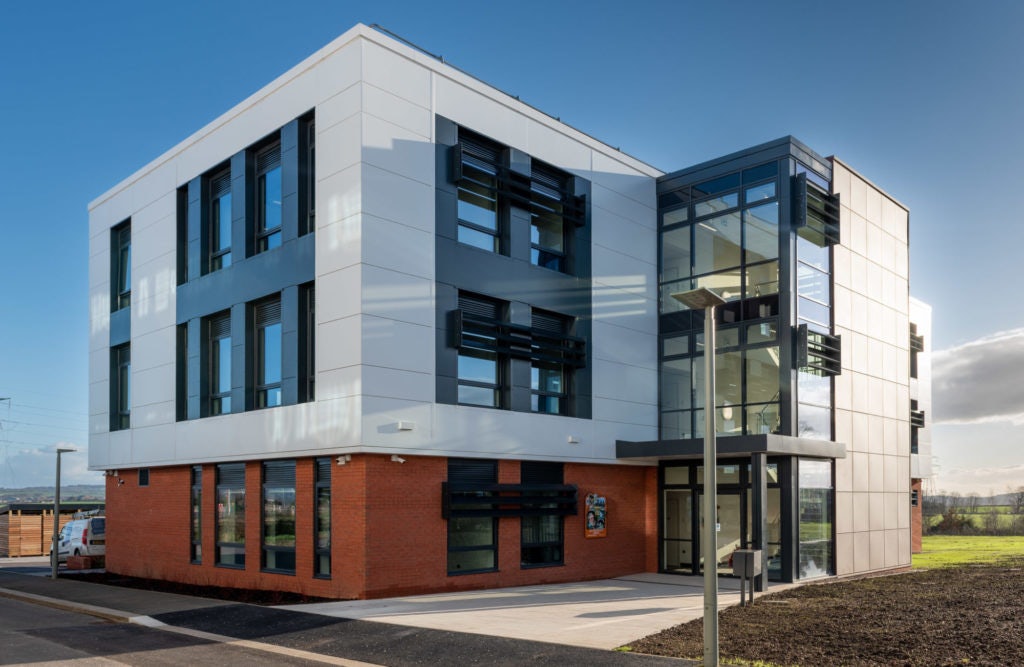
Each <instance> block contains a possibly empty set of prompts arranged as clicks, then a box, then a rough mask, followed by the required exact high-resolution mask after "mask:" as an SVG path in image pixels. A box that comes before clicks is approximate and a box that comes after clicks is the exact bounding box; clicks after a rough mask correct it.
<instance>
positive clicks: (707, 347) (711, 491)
mask: <svg viewBox="0 0 1024 667" xmlns="http://www.w3.org/2000/svg"><path fill="white" fill-rule="evenodd" d="M671 296H672V298H673V299H675V300H676V301H678V302H680V303H681V304H683V305H684V306H686V307H687V308H690V309H693V310H703V311H704V527H703V530H701V535H700V539H701V551H702V552H703V556H704V665H705V667H718V511H717V510H718V482H717V479H718V476H717V475H718V469H717V463H718V460H717V457H716V456H715V307H716V306H721V305H723V304H725V299H723V298H722V297H720V296H718V295H717V294H715V293H714V292H712V291H711V290H709V289H708V288H706V287H698V288H697V289H695V290H690V291H689V292H680V293H678V294H672V295H671Z"/></svg>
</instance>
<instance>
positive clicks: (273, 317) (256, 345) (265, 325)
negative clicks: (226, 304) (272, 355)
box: [251, 294, 284, 410]
mask: <svg viewBox="0 0 1024 667" xmlns="http://www.w3.org/2000/svg"><path fill="white" fill-rule="evenodd" d="M281 306H282V304H281V296H280V295H279V294H278V295H274V296H271V297H268V298H266V299H263V300H262V301H259V302H256V303H255V304H253V305H252V307H251V322H252V334H253V336H252V342H253V345H252V363H253V372H252V379H253V383H252V386H253V409H255V410H261V409H264V408H274V407H280V406H281V405H284V396H283V389H282V386H283V384H282V382H283V378H284V324H283V322H282V319H281ZM273 326H277V327H279V328H280V332H279V334H278V345H279V346H280V347H279V349H278V350H277V356H278V357H279V358H280V359H281V365H282V367H281V368H280V369H278V377H277V380H275V381H271V382H268V381H267V376H266V371H267V363H266V362H267V347H266V344H267V341H266V338H265V336H264V334H265V332H266V331H267V329H269V328H270V327H273ZM275 391H276V392H277V394H276V395H277V402H276V403H271V401H270V399H271V397H272V396H273V392H275Z"/></svg>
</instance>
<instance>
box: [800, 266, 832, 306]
mask: <svg viewBox="0 0 1024 667" xmlns="http://www.w3.org/2000/svg"><path fill="white" fill-rule="evenodd" d="M831 282H832V281H831V280H829V275H828V274H827V273H824V272H822V271H819V270H818V269H815V268H813V267H811V266H808V265H807V264H804V263H803V262H797V264H796V285H797V293H798V294H799V295H800V296H806V297H808V298H811V299H814V300H815V301H818V302H820V303H823V304H825V305H829V304H830V303H831V289H830V287H831Z"/></svg>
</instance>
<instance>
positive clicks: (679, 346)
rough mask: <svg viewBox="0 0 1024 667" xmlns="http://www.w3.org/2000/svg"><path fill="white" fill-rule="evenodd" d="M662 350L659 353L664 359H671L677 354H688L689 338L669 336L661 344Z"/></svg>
mask: <svg viewBox="0 0 1024 667" xmlns="http://www.w3.org/2000/svg"><path fill="white" fill-rule="evenodd" d="M661 345H662V348H661V353H662V354H663V355H664V356H666V357H672V356H675V355H677V354H689V352H690V337H689V336H671V337H666V338H665V339H664V340H663V341H662V342H661Z"/></svg>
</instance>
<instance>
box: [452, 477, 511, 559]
mask: <svg viewBox="0 0 1024 667" xmlns="http://www.w3.org/2000/svg"><path fill="white" fill-rule="evenodd" d="M482 466H491V467H492V471H491V472H492V473H493V474H487V475H484V477H488V478H489V479H487V480H484V479H480V481H483V482H489V483H492V484H493V483H496V482H497V481H498V461H497V459H454V458H450V459H448V472H447V478H448V481H449V482H457V481H461V480H462V479H463V478H464V477H465V474H467V473H470V472H471V471H472V470H473V469H477V472H478V473H479V472H481V471H482ZM469 518H470V519H473V518H479V517H469ZM483 518H485V519H489V520H490V522H491V529H490V530H491V541H490V544H486V545H469V546H452V535H453V533H456V532H458V530H459V525H460V524H461V523H462V522H463V521H465V520H466V518H463V517H450V518H449V519H448V521H447V524H448V525H447V531H446V539H447V557H448V562H447V565H446V570H447V573H448V576H450V577H451V576H461V575H464V574H479V573H481V572H497V571H498V554H499V551H498V518H497V517H483ZM474 551H481V552H490V553H491V554H492V558H493V563H494V564H493V565H492V566H491V567H486V568H476V569H472V570H459V569H456V570H453V569H452V568H451V558H452V554H460V553H470V552H474Z"/></svg>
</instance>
